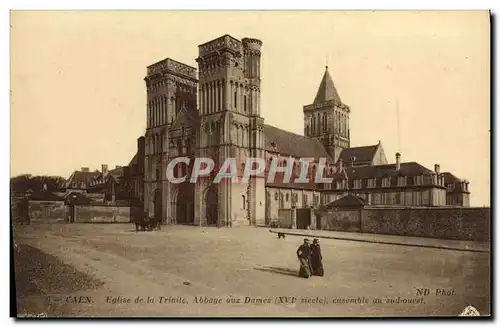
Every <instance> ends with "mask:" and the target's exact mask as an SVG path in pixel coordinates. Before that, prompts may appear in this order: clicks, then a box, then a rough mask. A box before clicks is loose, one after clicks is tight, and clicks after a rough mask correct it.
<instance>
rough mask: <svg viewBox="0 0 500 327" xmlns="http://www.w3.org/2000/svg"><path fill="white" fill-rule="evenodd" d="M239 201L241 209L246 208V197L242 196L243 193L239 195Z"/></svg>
mask: <svg viewBox="0 0 500 327" xmlns="http://www.w3.org/2000/svg"><path fill="white" fill-rule="evenodd" d="M241 201H242V203H241V207H242V208H243V209H246V204H247V202H246V199H245V196H244V195H242V196H241Z"/></svg>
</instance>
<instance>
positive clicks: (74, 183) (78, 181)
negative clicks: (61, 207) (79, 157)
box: [64, 170, 100, 189]
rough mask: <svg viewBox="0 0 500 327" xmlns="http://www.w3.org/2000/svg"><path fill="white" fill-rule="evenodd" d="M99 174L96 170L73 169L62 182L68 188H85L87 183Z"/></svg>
mask: <svg viewBox="0 0 500 327" xmlns="http://www.w3.org/2000/svg"><path fill="white" fill-rule="evenodd" d="M99 174H100V173H99V172H98V171H95V172H90V171H89V172H84V171H79V170H75V171H74V172H73V174H71V176H70V177H69V178H68V180H67V181H66V183H65V184H64V187H65V188H69V189H71V188H76V189H86V188H87V187H88V183H89V182H90V180H91V179H93V178H95V177H96V176H98V175H99Z"/></svg>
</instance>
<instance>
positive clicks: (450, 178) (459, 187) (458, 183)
mask: <svg viewBox="0 0 500 327" xmlns="http://www.w3.org/2000/svg"><path fill="white" fill-rule="evenodd" d="M443 177H444V184H445V185H447V184H454V185H455V187H453V189H452V190H451V193H469V192H468V191H467V190H466V189H465V185H464V184H463V183H462V182H463V180H462V179H460V178H458V177H457V176H455V175H453V174H452V173H450V172H444V173H443Z"/></svg>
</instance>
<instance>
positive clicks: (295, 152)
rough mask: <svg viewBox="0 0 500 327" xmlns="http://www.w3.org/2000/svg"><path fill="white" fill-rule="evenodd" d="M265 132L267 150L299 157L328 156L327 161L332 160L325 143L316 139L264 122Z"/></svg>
mask: <svg viewBox="0 0 500 327" xmlns="http://www.w3.org/2000/svg"><path fill="white" fill-rule="evenodd" d="M264 134H265V137H266V144H265V150H266V151H269V152H279V153H280V154H282V155H289V156H294V157H298V158H306V157H314V158H320V157H325V158H327V162H328V161H330V162H331V161H332V160H331V158H330V156H329V155H328V152H326V149H325V147H324V146H323V144H321V142H320V141H318V140H316V139H313V138H310V137H306V136H303V135H299V134H295V133H292V132H288V131H285V130H282V129H279V128H277V127H274V126H271V125H267V124H264ZM273 144H276V149H275V148H274V147H273Z"/></svg>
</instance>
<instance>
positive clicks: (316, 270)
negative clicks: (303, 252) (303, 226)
mask: <svg viewBox="0 0 500 327" xmlns="http://www.w3.org/2000/svg"><path fill="white" fill-rule="evenodd" d="M311 267H312V274H313V276H323V274H324V270H323V256H322V255H321V247H320V245H319V240H318V239H317V238H315V239H314V241H313V244H311Z"/></svg>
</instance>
